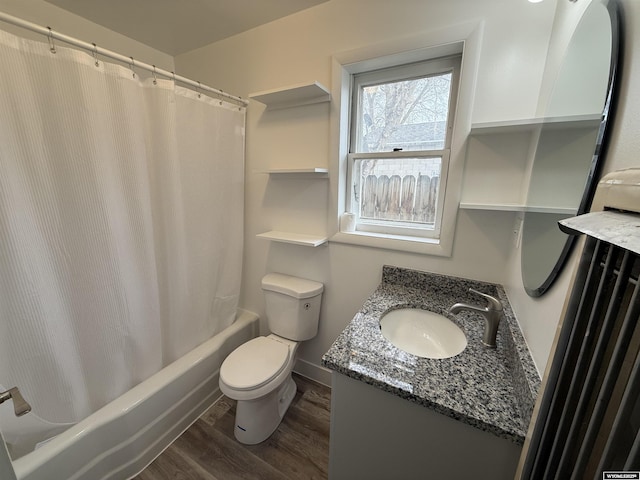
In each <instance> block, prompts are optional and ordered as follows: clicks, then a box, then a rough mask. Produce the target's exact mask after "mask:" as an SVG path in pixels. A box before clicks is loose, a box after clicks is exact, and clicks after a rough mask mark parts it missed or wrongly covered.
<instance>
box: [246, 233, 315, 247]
mask: <svg viewBox="0 0 640 480" xmlns="http://www.w3.org/2000/svg"><path fill="white" fill-rule="evenodd" d="M256 236H257V237H258V238H264V239H266V240H271V241H273V242H281V243H291V244H293V245H304V246H306V247H319V246H320V245H322V244H324V243H327V237H318V236H316V235H304V234H302V233H291V232H279V231H275V230H272V231H270V232H265V233H259V234H258V235H256Z"/></svg>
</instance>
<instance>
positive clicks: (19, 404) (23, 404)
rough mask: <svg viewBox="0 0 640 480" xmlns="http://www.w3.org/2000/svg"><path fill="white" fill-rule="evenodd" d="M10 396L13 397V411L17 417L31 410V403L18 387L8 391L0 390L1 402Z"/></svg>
mask: <svg viewBox="0 0 640 480" xmlns="http://www.w3.org/2000/svg"><path fill="white" fill-rule="evenodd" d="M10 398H12V399H13V411H14V412H15V414H16V417H21V416H22V415H24V414H26V413H29V412H30V411H31V405H29V404H28V403H27V401H26V400H25V399H24V397H23V396H22V394H21V393H20V390H18V387H13V388H10V389H9V390H7V391H6V392H0V403H4V402H6V401H7V400H9V399H10Z"/></svg>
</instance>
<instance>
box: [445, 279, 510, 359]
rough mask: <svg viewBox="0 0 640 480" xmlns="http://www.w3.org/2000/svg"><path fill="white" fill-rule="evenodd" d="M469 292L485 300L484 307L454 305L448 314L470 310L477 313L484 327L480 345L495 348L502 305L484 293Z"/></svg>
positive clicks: (471, 290) (465, 304) (472, 290)
mask: <svg viewBox="0 0 640 480" xmlns="http://www.w3.org/2000/svg"><path fill="white" fill-rule="evenodd" d="M469 291H470V292H472V293H476V294H478V295H481V296H483V297H484V298H486V299H487V306H486V307H479V306H477V305H469V304H468V303H456V304H455V305H453V306H452V307H451V308H450V309H449V313H452V314H453V315H455V314H457V313H459V312H460V311H462V310H471V311H473V312H478V313H480V314H482V316H484V319H485V326H484V335H483V337H482V343H483V344H484V345H485V346H486V347H489V348H496V336H497V335H498V325H500V319H502V304H501V303H500V300H498V299H497V298H495V297H492V296H491V295H487V294H486V293H482V292H479V291H477V290H474V289H473V288H470V289H469Z"/></svg>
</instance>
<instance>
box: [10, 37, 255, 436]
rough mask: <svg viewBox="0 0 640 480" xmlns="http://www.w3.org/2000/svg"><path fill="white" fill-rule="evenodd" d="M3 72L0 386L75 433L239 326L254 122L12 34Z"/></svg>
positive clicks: (234, 110) (225, 107)
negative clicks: (249, 133)
mask: <svg viewBox="0 0 640 480" xmlns="http://www.w3.org/2000/svg"><path fill="white" fill-rule="evenodd" d="M0 62H1V63H2V68H1V69H0V384H2V385H3V386H4V387H11V386H14V385H17V386H18V387H19V388H20V390H21V391H22V393H23V395H24V396H25V397H26V398H27V400H28V401H29V402H30V403H31V404H32V406H33V415H32V418H35V419H38V418H41V419H42V420H43V422H42V423H43V425H44V424H45V423H46V422H51V423H71V422H77V421H78V420H80V419H82V418H84V417H86V416H87V415H89V414H90V413H92V412H94V411H95V410H97V409H98V408H100V407H101V406H103V405H105V404H106V403H108V402H109V401H111V400H112V399H114V398H115V397H117V396H118V395H120V394H122V393H124V392H125V391H127V390H129V389H130V388H131V387H132V386H134V385H135V384H137V383H139V382H140V381H142V380H144V379H145V378H147V377H149V376H150V375H151V374H153V373H155V372H157V371H158V370H159V369H160V368H162V367H163V366H164V365H166V364H168V363H170V362H171V361H173V360H175V359H176V358H178V357H179V356H181V355H182V354H184V353H186V352H187V351H189V350H191V349H192V348H193V347H194V346H196V345H198V344H200V343H202V342H203V341H204V340H206V339H207V338H209V337H211V336H212V335H214V334H215V333H217V332H219V331H220V330H222V329H223V328H224V327H226V326H228V325H229V324H230V323H232V322H233V320H234V316H235V311H236V307H237V302H238V295H239V289H240V274H241V264H242V243H243V231H242V228H243V223H242V222H243V220H242V218H243V177H244V166H243V165H244V158H243V155H244V121H245V109H244V108H243V107H242V108H241V107H238V106H235V105H232V104H228V103H226V102H221V101H219V100H214V99H211V98H208V97H206V96H205V95H202V98H199V95H198V94H197V93H196V92H193V91H190V90H187V89H184V88H181V87H177V86H175V85H174V84H173V82H171V81H168V80H161V79H158V80H157V81H156V82H154V81H153V79H152V78H149V79H145V80H141V79H140V78H139V77H138V75H136V76H134V75H133V74H132V71H131V70H130V69H129V68H127V67H123V66H118V65H113V64H110V63H107V62H103V61H100V62H99V65H98V66H96V65H95V60H94V58H93V57H92V56H91V55H88V54H86V53H84V52H79V51H76V50H72V49H67V48H61V47H58V48H57V53H56V54H52V53H50V52H49V49H48V45H47V44H46V43H41V42H34V41H30V40H25V39H22V38H19V37H16V36H13V35H11V34H8V33H6V32H0ZM2 407H3V408H0V428H1V429H2V430H3V433H4V435H5V438H6V439H7V441H8V442H10V443H11V441H12V439H14V440H15V437H16V436H19V435H20V432H18V431H14V430H13V429H12V428H13V427H12V426H16V428H19V427H18V426H19V425H20V423H19V422H15V421H13V419H11V420H7V414H8V413H10V412H11V409H10V406H9V405H3V406H2ZM5 407H6V408H5ZM23 418H26V417H23ZM3 419H4V420H5V421H4V422H3ZM21 421H22V420H20V422H21Z"/></svg>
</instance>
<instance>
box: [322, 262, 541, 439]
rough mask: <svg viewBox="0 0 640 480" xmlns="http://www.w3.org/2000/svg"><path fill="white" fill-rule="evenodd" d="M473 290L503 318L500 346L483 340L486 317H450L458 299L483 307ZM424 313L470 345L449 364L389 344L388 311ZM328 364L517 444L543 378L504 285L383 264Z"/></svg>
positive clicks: (466, 314) (325, 358)
mask: <svg viewBox="0 0 640 480" xmlns="http://www.w3.org/2000/svg"><path fill="white" fill-rule="evenodd" d="M469 288H474V289H476V290H479V291H481V292H484V293H488V294H489V295H493V296H497V297H498V298H499V299H500V300H501V302H502V304H503V306H504V314H505V318H503V320H502V321H501V322H500V328H499V330H498V338H497V348H496V349H488V348H486V347H484V346H483V345H482V343H481V339H482V333H483V331H484V319H483V318H482V317H480V316H479V315H478V314H477V313H474V312H467V311H463V312H461V313H459V314H458V315H456V316H453V315H451V314H449V313H448V309H449V307H451V305H453V304H454V303H456V302H466V303H472V304H476V305H482V306H484V300H483V299H482V298H479V297H478V296H477V295H475V294H473V293H470V292H469ZM406 307H411V308H423V309H426V310H431V311H433V312H436V313H439V314H441V315H445V316H447V317H448V318H450V319H451V320H453V321H454V322H455V323H456V324H457V325H458V326H459V327H461V328H462V330H463V331H464V332H465V335H466V337H467V341H468V345H467V348H466V349H465V350H464V351H463V352H462V353H461V354H459V355H457V356H455V357H452V358H447V359H428V358H420V357H416V356H415V355H411V354H409V353H406V352H404V351H402V350H400V349H398V348H396V347H394V346H393V345H392V344H391V343H389V342H388V341H387V340H386V339H385V338H384V337H383V336H382V334H381V332H380V328H379V320H380V317H381V316H382V315H383V314H384V313H385V312H387V311H388V310H391V309H396V308H406ZM322 363H323V365H324V366H325V367H327V368H330V369H332V370H335V371H336V372H339V373H341V374H343V375H346V376H348V377H351V378H354V379H356V380H361V381H363V382H365V383H368V384H370V385H373V386H375V387H378V388H380V389H382V390H385V391H387V392H389V393H392V394H394V395H397V396H399V397H402V398H405V399H407V400H409V401H412V402H415V403H418V404H420V405H423V406H425V407H428V408H431V409H433V410H435V411H437V412H439V413H442V414H443V415H448V416H449V417H452V418H455V419H458V420H460V421H463V422H465V423H467V424H469V425H471V426H474V427H476V428H479V429H481V430H485V431H488V432H491V433H494V434H495V435H498V436H500V437H502V438H506V439H509V440H511V441H513V442H515V443H517V444H522V443H523V442H524V437H525V434H526V431H527V428H528V424H529V419H530V417H531V412H532V411H533V405H534V403H535V397H536V395H537V392H538V389H539V387H540V377H539V376H538V373H537V370H536V368H535V365H534V363H533V360H532V359H531V356H530V354H529V350H528V348H527V346H526V344H525V342H524V338H523V337H522V334H521V332H520V329H519V327H518V325H517V322H516V319H515V317H514V315H513V311H512V310H511V306H510V305H509V302H508V299H507V296H506V294H505V292H504V290H503V288H502V287H501V286H499V285H494V284H490V283H483V282H477V281H473V280H466V279H461V278H455V277H448V276H444V275H437V274H432V273H426V272H419V271H416V270H408V269H403V268H397V267H390V266H385V267H383V272H382V283H381V284H380V285H379V286H378V288H377V289H376V291H375V292H374V293H373V294H371V296H370V297H369V298H368V299H367V300H366V301H365V303H364V305H363V306H362V308H361V309H360V311H359V312H358V313H357V314H356V315H355V317H354V318H353V320H351V323H350V324H349V325H348V326H347V328H346V329H345V330H344V331H343V332H342V333H341V334H340V336H339V337H338V338H337V339H336V341H335V342H334V344H333V345H332V346H331V348H330V349H329V351H328V352H327V353H326V354H325V355H324V356H323V358H322Z"/></svg>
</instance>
